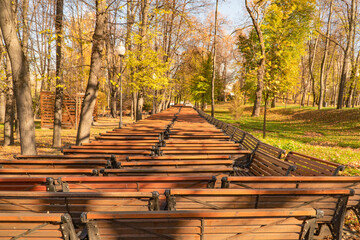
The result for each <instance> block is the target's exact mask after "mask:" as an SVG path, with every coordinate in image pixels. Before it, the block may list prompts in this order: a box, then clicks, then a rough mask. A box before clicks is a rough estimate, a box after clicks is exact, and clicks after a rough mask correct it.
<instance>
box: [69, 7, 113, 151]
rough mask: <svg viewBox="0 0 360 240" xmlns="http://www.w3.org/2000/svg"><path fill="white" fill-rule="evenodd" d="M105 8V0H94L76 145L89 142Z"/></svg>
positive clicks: (99, 68) (104, 29)
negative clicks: (88, 54)
mask: <svg viewBox="0 0 360 240" xmlns="http://www.w3.org/2000/svg"><path fill="white" fill-rule="evenodd" d="M106 9H107V6H106V1H104V0H96V23H95V31H94V35H93V46H92V53H91V64H90V73H89V80H88V84H87V88H86V92H85V97H84V100H83V103H82V107H81V114H80V122H79V128H78V132H77V137H76V144H77V145H81V144H82V143H86V142H89V139H90V128H91V124H92V114H93V112H94V107H95V102H96V98H97V95H98V86H99V82H98V78H99V77H100V74H101V59H102V52H103V49H104V38H105V36H106V22H107V18H106V17H107V14H106Z"/></svg>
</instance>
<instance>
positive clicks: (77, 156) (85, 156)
mask: <svg viewBox="0 0 360 240" xmlns="http://www.w3.org/2000/svg"><path fill="white" fill-rule="evenodd" d="M110 157H111V154H107V155H104V154H103V155H98V154H97V155H94V154H74V155H71V154H68V155H55V154H43V155H14V158H15V159H28V160H32V159H61V160H66V159H92V160H94V159H97V160H105V161H107V160H109V159H110Z"/></svg>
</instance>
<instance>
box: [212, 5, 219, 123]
mask: <svg viewBox="0 0 360 240" xmlns="http://www.w3.org/2000/svg"><path fill="white" fill-rule="evenodd" d="M218 6H219V0H216V7H215V23H214V25H215V26H214V42H213V44H214V45H213V67H212V70H213V72H212V78H211V116H212V117H214V116H215V75H216V71H215V68H216V34H217V17H218Z"/></svg>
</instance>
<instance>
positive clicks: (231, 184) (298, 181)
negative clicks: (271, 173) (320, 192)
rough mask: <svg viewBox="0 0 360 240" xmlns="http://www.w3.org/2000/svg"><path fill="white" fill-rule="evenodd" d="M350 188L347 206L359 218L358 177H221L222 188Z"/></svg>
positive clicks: (359, 185)
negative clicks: (352, 192)
mask: <svg viewBox="0 0 360 240" xmlns="http://www.w3.org/2000/svg"><path fill="white" fill-rule="evenodd" d="M320 186H321V187H322V188H324V189H336V188H351V189H353V190H354V196H350V197H349V201H348V204H347V208H350V209H353V210H354V212H355V213H356V214H357V217H358V219H359V220H360V177H345V176H324V177H321V176H317V177H312V176H301V177H300V176H295V177H237V176H234V177H232V176H228V177H223V178H222V179H221V187H222V188H231V189H236V188H240V189H257V188H270V189H272V188H302V189H313V188H319V187H320Z"/></svg>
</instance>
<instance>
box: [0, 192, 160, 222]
mask: <svg viewBox="0 0 360 240" xmlns="http://www.w3.org/2000/svg"><path fill="white" fill-rule="evenodd" d="M159 209H160V205H159V193H158V192H30V191H25V192H23V191H0V212H1V213H17V214H18V215H19V216H21V215H22V214H26V213H29V212H31V213H69V214H70V215H71V217H72V218H73V220H74V223H78V222H79V219H80V215H81V213H82V212H84V211H102V212H104V211H105V212H107V211H148V210H150V211H152V210H159Z"/></svg>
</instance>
